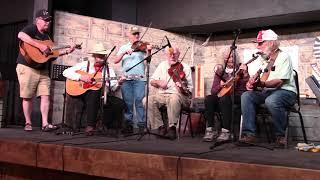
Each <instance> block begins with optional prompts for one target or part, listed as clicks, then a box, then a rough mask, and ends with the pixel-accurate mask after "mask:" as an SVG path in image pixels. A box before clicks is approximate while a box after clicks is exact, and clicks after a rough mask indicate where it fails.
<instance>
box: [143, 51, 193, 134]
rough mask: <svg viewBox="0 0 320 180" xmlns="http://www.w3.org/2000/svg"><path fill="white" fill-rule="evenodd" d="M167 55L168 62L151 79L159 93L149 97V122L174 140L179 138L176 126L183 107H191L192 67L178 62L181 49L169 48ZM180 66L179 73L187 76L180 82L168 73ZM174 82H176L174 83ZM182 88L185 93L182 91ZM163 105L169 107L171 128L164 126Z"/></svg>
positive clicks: (163, 63) (162, 64)
mask: <svg viewBox="0 0 320 180" xmlns="http://www.w3.org/2000/svg"><path fill="white" fill-rule="evenodd" d="M165 54H166V59H167V60H166V61H163V62H161V63H160V64H159V65H158V67H157V68H156V70H155V72H154V74H153V75H152V77H151V79H150V84H151V85H152V86H153V87H155V88H157V90H158V92H157V93H156V94H155V95H151V96H149V101H148V102H149V103H148V122H149V123H150V125H151V128H152V129H157V128H158V130H159V133H160V134H161V135H166V136H167V137H169V138H170V139H172V140H173V139H176V137H177V136H176V125H177V123H178V121H179V117H180V110H181V107H182V106H186V107H188V106H189V105H190V98H189V97H188V96H187V95H186V94H187V93H188V92H191V89H192V88H193V85H192V78H191V69H190V66H188V65H187V64H185V63H180V62H178V58H179V55H180V51H179V49H178V48H168V47H167V48H166V49H165ZM178 65H182V66H183V70H182V71H181V72H177V73H179V74H182V73H184V74H185V76H184V77H183V76H182V77H183V78H182V80H180V81H179V80H177V78H176V76H175V77H172V76H170V75H169V73H168V72H169V71H170V72H171V70H173V69H172V68H175V67H176V66H178ZM180 67H181V66H180ZM170 68H171V69H170ZM169 69H170V70H169ZM174 80H175V81H176V82H174ZM182 88H183V89H184V91H182V90H181V89H182ZM163 105H165V106H166V107H167V113H168V125H169V127H166V126H165V125H164V122H163V121H162V118H161V113H160V110H159V108H160V107H161V106H163Z"/></svg>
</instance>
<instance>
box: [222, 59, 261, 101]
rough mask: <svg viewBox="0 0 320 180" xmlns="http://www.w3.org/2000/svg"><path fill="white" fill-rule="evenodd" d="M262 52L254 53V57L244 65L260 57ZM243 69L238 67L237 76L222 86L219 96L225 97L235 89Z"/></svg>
mask: <svg viewBox="0 0 320 180" xmlns="http://www.w3.org/2000/svg"><path fill="white" fill-rule="evenodd" d="M259 55H260V53H256V54H252V58H251V59H250V60H249V61H248V62H246V63H244V65H248V64H250V63H251V62H253V61H255V60H256V59H257V58H258V57H259ZM242 72H243V70H242V69H238V70H237V71H236V72H235V76H234V77H233V78H231V79H229V80H228V81H227V82H226V83H225V84H224V85H223V86H222V88H221V90H220V91H219V92H218V94H217V96H218V97H223V96H225V95H226V94H230V93H231V92H232V89H233V85H234V84H236V83H237V82H238V81H239V80H240V74H242Z"/></svg>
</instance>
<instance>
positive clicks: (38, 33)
mask: <svg viewBox="0 0 320 180" xmlns="http://www.w3.org/2000/svg"><path fill="white" fill-rule="evenodd" d="M51 20H52V17H51V16H50V15H49V12H48V11H47V10H44V9H42V10H39V11H38V12H37V13H36V19H35V23H34V24H30V25H28V26H26V27H24V28H23V29H22V30H21V31H20V32H19V33H18V38H19V40H20V52H19V55H18V58H17V63H18V65H17V68H16V71H17V76H18V80H19V85H20V97H21V98H22V108H23V113H24V117H25V120H26V123H25V127H24V130H25V131H32V126H31V113H32V98H33V97H34V96H37V97H39V96H40V97H41V103H40V111H41V117H42V131H51V130H54V129H56V128H57V127H56V126H54V125H52V124H49V123H48V113H49V106H50V97H49V96H50V78H49V69H48V68H49V62H48V61H41V62H36V59H33V58H32V57H33V56H32V53H33V52H36V53H38V54H41V55H42V54H47V53H50V48H49V47H48V46H47V45H45V44H42V43H41V42H42V41H49V40H50V37H49V35H48V34H47V31H48V29H49V24H50V22H51ZM23 45H27V46H28V47H29V48H31V49H33V50H34V51H33V50H32V51H31V52H29V53H27V52H26V50H27V49H26V48H25V46H23ZM21 46H23V47H21ZM73 51H74V48H67V49H66V50H64V51H61V52H59V51H56V52H55V54H56V56H55V57H57V56H59V55H65V54H68V53H71V52H73ZM48 60H49V59H48ZM50 60H51V59H50Z"/></svg>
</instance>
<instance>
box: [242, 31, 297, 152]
mask: <svg viewBox="0 0 320 180" xmlns="http://www.w3.org/2000/svg"><path fill="white" fill-rule="evenodd" d="M255 42H256V43H257V49H258V50H259V51H260V53H261V54H263V55H262V57H267V58H263V59H261V64H262V65H265V66H266V67H269V66H270V65H269V64H271V63H273V64H272V67H271V68H270V69H268V71H267V72H266V73H269V75H268V76H266V78H265V79H263V77H264V74H262V76H261V80H260V81H257V80H256V79H255V77H250V79H249V81H248V83H247V85H246V87H247V89H248V90H249V91H247V92H245V93H243V94H242V96H241V107H242V108H241V111H242V116H243V130H242V132H243V135H244V136H243V137H242V141H244V142H254V141H255V132H256V126H255V117H256V106H257V105H260V104H265V105H266V107H267V109H268V111H269V112H270V113H271V116H272V120H273V124H274V129H275V135H276V136H277V141H276V144H277V145H279V146H281V147H284V145H285V144H286V140H285V138H284V136H285V129H286V127H287V122H286V119H287V117H286V116H287V115H286V110H285V109H286V108H289V107H291V106H292V105H294V103H295V100H296V96H297V91H296V86H295V82H294V73H293V67H292V62H291V59H290V56H289V55H288V54H287V53H285V52H283V51H281V50H280V49H279V45H280V43H279V41H278V35H277V34H276V33H275V32H274V31H272V30H270V29H269V30H262V31H260V32H259V33H258V36H257V40H256V41H255ZM265 66H264V67H265ZM255 87H260V88H261V89H262V90H261V91H256V90H255Z"/></svg>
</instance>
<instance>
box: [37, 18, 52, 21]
mask: <svg viewBox="0 0 320 180" xmlns="http://www.w3.org/2000/svg"><path fill="white" fill-rule="evenodd" d="M39 19H41V20H42V21H45V22H51V18H46V19H43V18H39Z"/></svg>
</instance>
